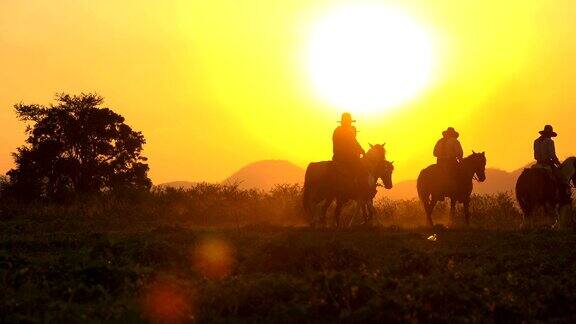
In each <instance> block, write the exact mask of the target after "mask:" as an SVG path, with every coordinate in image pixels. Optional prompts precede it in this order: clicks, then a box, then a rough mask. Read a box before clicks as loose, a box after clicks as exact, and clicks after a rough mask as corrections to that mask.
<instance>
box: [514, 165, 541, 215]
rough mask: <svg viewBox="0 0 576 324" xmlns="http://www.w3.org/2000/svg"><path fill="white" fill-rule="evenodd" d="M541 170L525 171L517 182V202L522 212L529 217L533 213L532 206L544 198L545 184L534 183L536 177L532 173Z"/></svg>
mask: <svg viewBox="0 0 576 324" xmlns="http://www.w3.org/2000/svg"><path fill="white" fill-rule="evenodd" d="M537 171H540V170H533V169H524V171H522V173H521V174H520V176H518V179H517V180H516V186H515V188H514V189H515V191H516V200H517V201H518V205H520V209H522V212H523V213H524V214H525V215H527V214H529V213H530V212H531V209H532V205H533V204H534V203H535V202H536V201H537V200H540V199H542V197H543V196H544V193H543V190H545V189H544V188H543V187H544V186H545V184H544V183H536V181H534V180H535V179H534V175H535V174H533V173H531V172H537Z"/></svg>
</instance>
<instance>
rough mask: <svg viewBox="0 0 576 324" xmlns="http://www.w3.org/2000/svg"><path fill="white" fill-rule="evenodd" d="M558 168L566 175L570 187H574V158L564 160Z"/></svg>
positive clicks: (575, 162)
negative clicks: (570, 182) (570, 183)
mask: <svg viewBox="0 0 576 324" xmlns="http://www.w3.org/2000/svg"><path fill="white" fill-rule="evenodd" d="M560 168H561V170H562V173H564V174H566V175H567V177H568V178H569V179H570V181H572V185H573V186H574V187H576V157H574V156H571V157H569V158H566V160H564V162H562V164H561V165H560Z"/></svg>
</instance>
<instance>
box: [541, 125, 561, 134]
mask: <svg viewBox="0 0 576 324" xmlns="http://www.w3.org/2000/svg"><path fill="white" fill-rule="evenodd" d="M539 133H540V135H544V136H550V137H556V136H558V134H556V132H555V131H554V129H553V128H552V125H546V126H544V129H543V130H541V131H539Z"/></svg>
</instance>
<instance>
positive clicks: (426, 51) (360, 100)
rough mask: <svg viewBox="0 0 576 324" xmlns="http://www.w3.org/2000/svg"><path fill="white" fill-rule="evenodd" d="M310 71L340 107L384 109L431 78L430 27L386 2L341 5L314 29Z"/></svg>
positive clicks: (323, 94)
mask: <svg viewBox="0 0 576 324" xmlns="http://www.w3.org/2000/svg"><path fill="white" fill-rule="evenodd" d="M307 60H308V61H307V64H308V72H309V74H310V78H311V80H312V84H313V87H314V88H315V89H316V91H317V92H318V94H319V96H320V97H321V98H323V99H324V100H325V101H327V102H328V103H329V104H331V105H332V106H334V107H335V108H337V109H347V110H351V111H353V112H356V113H375V112H383V111H387V110H390V109H393V108H394V107H397V106H399V105H400V104H401V103H403V102H405V101H406V100H409V99H411V98H413V97H415V96H416V95H417V94H418V93H420V92H421V91H422V90H423V89H424V88H425V87H426V86H427V85H428V84H429V83H430V81H431V76H432V70H433V65H434V64H433V63H434V51H433V46H432V42H431V38H430V36H429V35H428V34H427V33H426V30H425V29H424V28H422V27H421V26H420V25H418V24H417V23H416V21H414V20H412V19H411V18H410V16H408V15H407V14H405V13H404V12H403V11H401V10H398V9H396V8H391V7H386V6H383V5H350V6H344V7H339V8H337V9H335V10H333V11H331V12H330V13H328V14H327V15H326V16H325V17H323V18H322V19H320V20H319V21H318V22H317V23H316V25H315V26H314V28H313V30H312V34H311V37H310V40H309V46H308V53H307Z"/></svg>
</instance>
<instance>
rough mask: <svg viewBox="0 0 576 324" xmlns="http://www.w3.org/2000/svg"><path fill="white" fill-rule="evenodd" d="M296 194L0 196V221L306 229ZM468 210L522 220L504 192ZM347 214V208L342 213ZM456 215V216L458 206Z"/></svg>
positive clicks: (478, 221)
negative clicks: (31, 199)
mask: <svg viewBox="0 0 576 324" xmlns="http://www.w3.org/2000/svg"><path fill="white" fill-rule="evenodd" d="M301 194H302V188H301V187H300V186H299V185H277V186H276V187H275V188H273V189H272V190H270V191H267V192H265V191H261V190H254V189H248V190H246V189H241V188H239V187H238V186H236V185H219V184H208V183H200V184H197V185H195V186H193V187H191V188H188V189H174V188H154V189H153V190H152V191H150V192H106V193H101V194H99V195H92V196H82V197H77V198H76V199H74V200H71V201H68V202H66V203H50V202H36V203H29V204H22V203H18V202H17V201H14V200H11V199H8V198H4V199H1V200H0V218H1V219H2V220H10V219H13V218H19V219H23V218H24V219H30V220H31V221H32V222H30V224H29V226H31V227H32V226H39V225H43V226H45V227H46V229H47V230H60V231H77V230H83V229H85V230H116V229H117V230H125V229H127V228H128V229H135V230H136V229H138V228H148V227H151V226H152V227H156V226H162V225H182V226H234V227H244V226H247V225H251V226H254V225H280V226H284V225H288V226H300V225H306V217H305V216H304V212H303V210H302V203H301V201H302V197H301ZM375 207H376V216H375V224H376V225H377V226H382V227H391V226H394V227H398V228H413V227H420V226H424V225H425V215H424V211H423V208H422V206H421V204H420V202H419V201H417V200H390V199H387V198H383V199H380V200H378V201H376V202H375ZM470 208H471V213H472V217H471V223H472V226H473V227H476V228H486V229H507V228H517V227H518V225H519V223H520V220H521V215H520V212H519V211H518V209H517V208H516V207H515V205H514V200H513V198H512V197H511V196H510V195H509V194H506V193H501V194H496V195H475V196H473V198H472V203H471V207H470ZM448 209H449V206H448V203H447V202H441V203H439V204H438V205H437V207H436V209H435V211H434V216H433V217H434V220H435V222H439V223H447V221H448ZM352 210H353V208H347V209H345V212H351V211H352ZM329 212H331V211H329ZM458 212H459V214H458V215H459V217H460V218H461V217H462V210H461V208H460V209H459V210H458ZM21 224H22V223H21ZM23 224H25V223H23ZM22 226H25V225H22Z"/></svg>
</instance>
